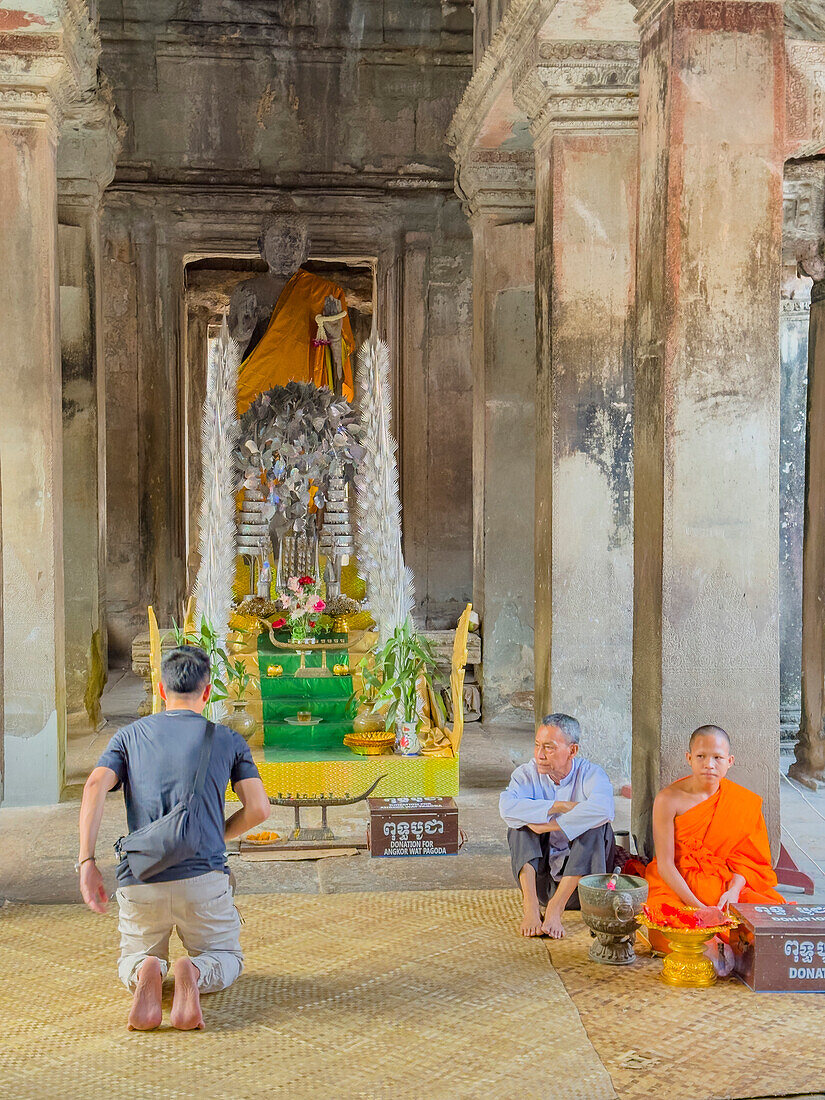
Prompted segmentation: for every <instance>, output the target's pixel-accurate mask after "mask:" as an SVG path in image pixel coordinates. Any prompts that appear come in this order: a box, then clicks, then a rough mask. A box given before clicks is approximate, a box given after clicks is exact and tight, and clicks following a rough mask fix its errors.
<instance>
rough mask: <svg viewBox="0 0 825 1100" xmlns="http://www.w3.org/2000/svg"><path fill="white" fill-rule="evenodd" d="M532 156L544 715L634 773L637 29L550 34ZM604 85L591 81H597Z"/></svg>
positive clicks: (532, 80)
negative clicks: (588, 35)
mask: <svg viewBox="0 0 825 1100" xmlns="http://www.w3.org/2000/svg"><path fill="white" fill-rule="evenodd" d="M537 53H538V55H539V57H540V59H541V60H540V61H538V62H536V63H535V65H534V68H533V70H532V71H531V74H530V75H528V76H526V78H525V80H524V83H523V84H522V85H521V87H520V88H519V89H518V92H517V101H518V102H520V103H521V104H522V105H523V107H524V108H525V110H526V111H527V113H528V115H529V116H530V117H531V118H532V119H533V124H532V128H533V133H534V147H535V163H536V200H535V203H536V231H535V232H536V322H537V341H538V348H537V361H538V377H537V390H536V531H535V595H536V598H535V631H536V647H535V648H536V696H535V709H536V718H537V719H538V718H540V717H541V716H542V715H543V714H546V713H547V712H548V711H549V710H561V711H566V712H568V713H570V714H573V715H575V716H576V717H577V718H579V720H580V721H581V723H582V727H583V735H584V741H583V745H584V751H585V752H586V754H587V756H588V757H589V758H591V759H593V760H595V761H597V762H598V763H599V764H601V765H602V766H603V767H604V768H605V769H606V770H607V772H608V774H609V775H610V778H611V780H612V781H613V783H614V785H615V786H616V787H620V786H622V785H624V784H625V783H627V782H628V779H629V775H630V729H631V703H630V685H631V654H632V632H633V617H632V607H633V602H632V601H633V541H632V540H633V533H632V532H633V524H632V507H631V494H632V477H633V466H632V463H633V459H632V430H633V429H632V415H633V310H634V247H635V235H636V162H637V137H636V117H635V115H636V82H637V73H638V51H637V48H636V46H635V44H634V43H631V42H602V43H596V42H581V43H571V42H562V43H550V42H548V43H542V44H541V45H540V47H539V49H538V51H537ZM594 90H595V91H594Z"/></svg>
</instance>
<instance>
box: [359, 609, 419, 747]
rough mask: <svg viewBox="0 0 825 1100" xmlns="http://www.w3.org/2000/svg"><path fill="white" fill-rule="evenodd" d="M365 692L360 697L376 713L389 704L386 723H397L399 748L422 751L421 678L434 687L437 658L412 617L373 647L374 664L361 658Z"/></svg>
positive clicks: (391, 724) (396, 731)
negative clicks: (434, 670)
mask: <svg viewBox="0 0 825 1100" xmlns="http://www.w3.org/2000/svg"><path fill="white" fill-rule="evenodd" d="M361 668H362V676H363V678H364V692H362V693H361V697H360V701H361V702H362V703H366V704H367V705H368V706H369V707H370V708H371V710H372V712H373V713H376V712H378V711H381V710H383V709H384V708H385V707H386V718H385V722H386V727H385V728H387V729H392V726H393V723H395V736H396V750H397V751H398V752H400V753H402V754H403V755H404V756H417V755H418V753H419V752H420V751H421V745H420V742H419V740H418V727H419V723H420V718H419V716H418V682H419V680H420V679H421V680H423V682H424V684H425V685H426V686H428V687H430V688H432V679H431V676H432V670H433V669H434V668H435V658H434V657H433V655H432V652H431V650H430V647H429V644H428V642H427V641H426V639H424V638H422V637H421V636H420V635H419V634H417V633H416V630H415V627H414V626H413V625H412V622H411V621H410V619H407V620H406V621H405V622H404V623H403V624H402V625H401V626H397V627H396V628H395V630H393V632H392V634H391V635H390V637H389V638H388V639H387V641H386V642H385V643H384V645H383V646H381V647H380V648H379V649H377V650H375V651H374V654H373V666H372V668H370V667H369V662H367V661H365V660H362V662H361Z"/></svg>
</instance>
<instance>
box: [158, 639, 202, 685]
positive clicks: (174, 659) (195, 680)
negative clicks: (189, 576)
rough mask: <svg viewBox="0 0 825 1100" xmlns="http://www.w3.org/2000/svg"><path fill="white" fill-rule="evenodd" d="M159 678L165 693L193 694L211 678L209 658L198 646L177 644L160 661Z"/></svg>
mask: <svg viewBox="0 0 825 1100" xmlns="http://www.w3.org/2000/svg"><path fill="white" fill-rule="evenodd" d="M160 678H161V682H162V683H163V686H164V688H166V693H167V695H168V694H170V693H171V694H172V695H194V694H195V692H200V691H203V689H204V688H205V687H206V685H207V684H208V683H209V681H210V679H211V670H210V668H209V658H208V657H207V655H206V653H205V652H204V651H203V650H202V649H201V648H200V647H199V646H196V645H182V646H178V648H177V649H173V650H172V651H171V652H170V653H167V654H166V656H165V657H164V658H163V660H162V661H161V663H160Z"/></svg>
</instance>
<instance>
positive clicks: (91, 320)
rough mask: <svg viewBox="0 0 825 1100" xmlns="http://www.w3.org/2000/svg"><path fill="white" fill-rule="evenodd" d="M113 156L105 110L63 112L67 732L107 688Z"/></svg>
mask: <svg viewBox="0 0 825 1100" xmlns="http://www.w3.org/2000/svg"><path fill="white" fill-rule="evenodd" d="M118 149H119V138H118V132H117V128H116V125H115V120H114V115H113V109H112V104H111V102H110V101H109V99H108V97H103V96H98V97H96V98H94V99H92V100H90V101H87V102H85V103H84V104H83V105H82V106H81V107H77V108H72V109H71V110H70V111H69V113H68V115H67V117H66V119H65V120H64V124H63V127H62V129H61V133H60V140H59V143H58V157H57V173H58V192H59V193H58V220H59V225H58V254H59V275H60V343H61V356H62V366H63V461H64V476H63V492H64V498H63V506H64V507H63V551H64V560H65V561H66V562H67V563H68V567H67V568H66V570H65V589H66V705H67V711H68V721H69V730H70V733H74V732H77V733H83V732H87V731H89V730H95V729H97V728H99V726H100V721H101V717H100V694H101V692H102V690H103V685H104V684H105V682H106V669H107V644H106V624H105V590H106V589H105V564H106V522H105V517H106V507H105V505H106V489H105V486H106V480H105V479H106V462H105V438H106V433H105V407H106V403H105V370H104V368H103V353H102V342H103V326H102V316H101V293H100V282H101V280H100V203H101V197H102V193H103V190H104V188H105V187H106V186H107V185H108V184H109V182H110V181H111V179H112V176H113V174H114V168H115V160H116V157H117V152H118Z"/></svg>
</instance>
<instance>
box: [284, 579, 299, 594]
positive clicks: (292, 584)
mask: <svg viewBox="0 0 825 1100" xmlns="http://www.w3.org/2000/svg"><path fill="white" fill-rule="evenodd" d="M286 586H287V588H288V589H289V590H290V592H294V593H295V594H296V595H297V594H298V593H299V592H300V591H301V582H300V581H299V580H298V578H297V577H290V578H289V580H288V581H287V582H286Z"/></svg>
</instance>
